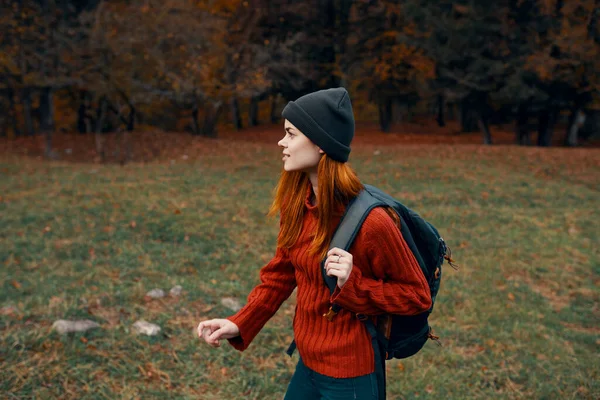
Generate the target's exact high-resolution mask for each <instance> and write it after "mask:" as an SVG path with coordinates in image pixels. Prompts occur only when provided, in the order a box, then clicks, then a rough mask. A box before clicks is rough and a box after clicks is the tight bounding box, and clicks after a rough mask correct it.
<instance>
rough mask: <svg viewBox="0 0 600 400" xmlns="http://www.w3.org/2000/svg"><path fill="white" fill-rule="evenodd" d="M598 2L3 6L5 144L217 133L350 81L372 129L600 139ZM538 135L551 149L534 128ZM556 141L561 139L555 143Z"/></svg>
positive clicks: (265, 119) (0, 103)
mask: <svg viewBox="0 0 600 400" xmlns="http://www.w3.org/2000/svg"><path fill="white" fill-rule="evenodd" d="M599 15H600V4H599V3H598V2H597V1H594V0H569V1H563V0H508V1H498V2H489V1H486V2H484V1H474V0H458V1H447V0H440V1H436V2H430V1H426V0H404V1H389V0H362V1H350V0H311V1H296V0H286V1H283V0H275V1H267V0H245V1H239V0H200V1H191V0H177V1H173V0H167V1H162V0H127V1H120V0H117V1H110V2H109V1H99V0H89V1H62V0H56V1H51V0H37V1H32V0H25V1H18V2H17V1H2V3H1V6H0V136H3V137H6V138H9V139H10V138H15V137H20V136H22V137H26V136H32V135H36V134H43V135H45V138H46V139H45V147H46V156H49V157H53V156H55V154H54V152H53V149H52V135H53V133H54V132H69V133H71V132H79V133H81V134H86V133H87V134H93V135H95V136H96V140H95V143H96V150H97V151H98V152H102V143H103V141H104V140H105V139H104V137H105V136H106V135H105V133H110V132H118V133H119V134H121V135H125V136H124V138H125V142H127V135H128V133H129V132H132V131H134V130H136V129H142V128H146V127H154V128H160V129H162V130H165V131H189V132H190V133H191V134H192V135H199V136H204V137H217V135H218V129H217V127H218V126H220V125H228V126H232V127H234V128H236V129H242V128H246V127H250V126H257V125H258V124H260V123H271V122H277V121H278V120H279V118H280V112H281V109H282V108H283V106H284V105H285V104H286V103H287V101H290V100H295V99H296V98H298V97H299V96H301V95H303V94H306V93H309V92H311V91H314V90H318V89H323V88H328V87H337V86H344V87H346V88H347V89H348V90H349V92H350V94H351V97H352V101H353V104H354V108H355V112H356V116H357V121H377V122H378V125H379V128H380V130H381V131H383V132H389V131H390V128H391V126H392V125H393V124H395V123H398V122H402V121H412V120H413V119H415V118H421V117H426V118H431V119H435V120H436V121H437V124H438V125H439V126H444V125H445V124H446V123H447V121H448V120H449V119H450V120H457V121H459V123H460V127H461V130H462V131H463V132H473V131H477V130H478V131H480V132H481V133H482V141H483V143H485V144H492V143H493V129H492V128H490V127H491V126H493V125H495V124H504V125H505V124H512V125H513V126H514V134H515V143H518V144H521V145H538V146H549V145H550V144H551V142H553V137H554V138H555V139H556V135H560V136H561V137H564V139H563V140H562V141H561V142H562V143H563V144H564V145H566V146H575V145H578V144H579V143H581V141H582V140H586V139H589V138H590V137H594V136H596V137H597V135H598V134H599V131H600V96H599V93H600V54H599V53H600V52H599V49H600V28H599V27H598V16H599ZM533 134H536V140H535V141H533V140H532V135H533ZM554 142H556V140H554Z"/></svg>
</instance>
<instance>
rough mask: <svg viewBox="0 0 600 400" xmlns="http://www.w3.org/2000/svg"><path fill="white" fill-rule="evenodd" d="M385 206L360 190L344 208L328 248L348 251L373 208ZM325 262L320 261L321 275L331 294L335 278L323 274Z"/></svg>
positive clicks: (366, 192)
mask: <svg viewBox="0 0 600 400" xmlns="http://www.w3.org/2000/svg"><path fill="white" fill-rule="evenodd" d="M385 205H387V204H386V203H384V202H382V201H381V200H379V199H377V198H375V197H373V196H372V195H371V193H369V192H368V191H367V190H366V189H365V190H362V191H361V192H360V193H359V194H358V196H356V197H355V198H354V199H353V200H352V201H351V202H350V204H349V205H348V207H347V208H346V212H345V213H344V215H343V217H342V220H341V222H340V224H339V225H338V227H337V228H336V230H335V233H334V234H333V238H332V239H331V243H330V244H329V248H330V249H331V248H333V247H338V248H340V249H343V250H345V251H348V249H349V248H350V246H351V245H352V242H354V239H356V235H358V231H359V230H360V227H361V226H362V224H363V222H364V221H365V219H367V216H368V215H369V213H370V212H371V210H372V209H373V208H375V207H379V206H385ZM325 260H326V258H325V259H323V261H321V273H322V275H323V279H324V280H325V283H326V284H327V287H329V291H330V292H331V293H332V294H333V292H334V291H335V286H336V285H337V278H336V277H335V276H327V274H326V272H325Z"/></svg>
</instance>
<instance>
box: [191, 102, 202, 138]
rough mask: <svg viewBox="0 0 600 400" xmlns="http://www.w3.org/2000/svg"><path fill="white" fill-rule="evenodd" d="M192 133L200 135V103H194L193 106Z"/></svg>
mask: <svg viewBox="0 0 600 400" xmlns="http://www.w3.org/2000/svg"><path fill="white" fill-rule="evenodd" d="M192 133H193V134H194V135H200V133H201V132H200V125H199V124H198V104H197V103H194V107H193V108H192Z"/></svg>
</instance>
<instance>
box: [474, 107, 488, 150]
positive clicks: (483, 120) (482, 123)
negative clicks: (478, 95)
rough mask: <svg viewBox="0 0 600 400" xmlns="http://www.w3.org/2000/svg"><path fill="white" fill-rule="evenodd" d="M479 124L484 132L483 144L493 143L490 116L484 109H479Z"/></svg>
mask: <svg viewBox="0 0 600 400" xmlns="http://www.w3.org/2000/svg"><path fill="white" fill-rule="evenodd" d="M477 125H478V126H479V130H481V132H483V144H489V145H491V144H492V133H491V132H490V127H489V124H488V118H487V116H486V114H485V112H484V111H483V110H478V111H477Z"/></svg>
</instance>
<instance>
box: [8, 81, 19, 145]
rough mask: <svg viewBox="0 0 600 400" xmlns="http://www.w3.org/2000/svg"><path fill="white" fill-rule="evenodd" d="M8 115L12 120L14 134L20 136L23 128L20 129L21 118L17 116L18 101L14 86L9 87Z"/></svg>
mask: <svg viewBox="0 0 600 400" xmlns="http://www.w3.org/2000/svg"><path fill="white" fill-rule="evenodd" d="M8 102H9V105H8V116H9V118H10V120H11V124H12V128H13V134H14V135H15V136H16V137H18V136H21V130H20V129H19V120H18V118H17V102H16V101H15V91H14V90H13V89H12V88H8Z"/></svg>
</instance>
